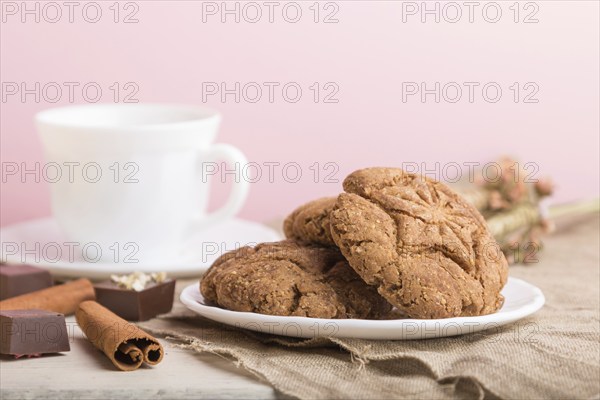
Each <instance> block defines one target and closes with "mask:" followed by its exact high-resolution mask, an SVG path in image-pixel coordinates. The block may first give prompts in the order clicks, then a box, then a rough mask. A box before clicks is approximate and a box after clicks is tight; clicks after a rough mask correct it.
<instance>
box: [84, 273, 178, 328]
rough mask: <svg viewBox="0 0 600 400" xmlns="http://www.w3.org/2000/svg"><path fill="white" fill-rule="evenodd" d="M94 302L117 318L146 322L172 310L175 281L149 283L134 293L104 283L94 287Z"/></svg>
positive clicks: (108, 282) (115, 285)
mask: <svg viewBox="0 0 600 400" xmlns="http://www.w3.org/2000/svg"><path fill="white" fill-rule="evenodd" d="M94 289H95V290H96V301H97V302H98V303H100V304H102V305H103V306H104V307H106V308H108V309H109V310H111V311H112V312H114V313H115V314H117V315H118V316H119V317H121V318H124V319H126V320H129V321H146V320H148V319H150V318H153V317H155V316H157V315H158V314H164V313H168V312H169V311H171V308H173V295H174V293H175V280H174V279H169V280H166V281H164V282H161V283H150V284H148V285H147V286H146V287H145V288H144V289H143V290H140V291H135V290H132V289H125V288H121V287H119V285H118V284H116V283H114V282H111V281H105V282H101V283H97V284H96V285H94Z"/></svg>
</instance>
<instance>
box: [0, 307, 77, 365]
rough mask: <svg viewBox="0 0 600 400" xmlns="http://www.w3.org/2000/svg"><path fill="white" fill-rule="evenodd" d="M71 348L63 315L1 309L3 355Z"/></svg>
mask: <svg viewBox="0 0 600 400" xmlns="http://www.w3.org/2000/svg"><path fill="white" fill-rule="evenodd" d="M70 349H71V348H70V346H69V336H68V334H67V324H66V323H65V316H64V315H63V314H59V313H55V312H51V311H44V310H7V311H0V354H11V355H14V356H16V357H21V356H30V357H31V356H39V355H41V354H45V353H59V352H63V351H69V350H70Z"/></svg>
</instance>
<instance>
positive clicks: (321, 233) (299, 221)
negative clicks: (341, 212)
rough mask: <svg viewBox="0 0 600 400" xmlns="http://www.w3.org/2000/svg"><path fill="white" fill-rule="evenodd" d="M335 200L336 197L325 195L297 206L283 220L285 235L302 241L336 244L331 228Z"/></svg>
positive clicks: (326, 244) (324, 244)
mask: <svg viewBox="0 0 600 400" xmlns="http://www.w3.org/2000/svg"><path fill="white" fill-rule="evenodd" d="M335 201H336V197H323V198H321V199H317V200H313V201H311V202H308V203H306V204H303V205H301V206H300V207H298V208H296V209H295V210H294V211H293V212H292V213H291V214H290V215H289V216H288V217H287V218H286V219H285V220H284V221H283V232H284V233H285V237H286V238H288V239H292V240H295V241H297V242H300V243H317V244H321V245H323V246H335V242H334V241H333V238H332V237H331V231H330V229H329V214H330V213H331V211H332V210H333V207H334V206H335Z"/></svg>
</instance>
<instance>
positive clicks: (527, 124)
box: [0, 1, 600, 225]
mask: <svg viewBox="0 0 600 400" xmlns="http://www.w3.org/2000/svg"><path fill="white" fill-rule="evenodd" d="M5 3H6V2H3V4H5ZM20 3H21V2H17V3H16V4H20ZM100 3H101V4H102V6H103V12H104V13H106V14H103V18H102V19H101V21H100V22H98V23H95V24H92V23H88V22H86V21H84V20H83V19H82V18H81V14H77V13H76V14H75V17H76V18H75V22H73V23H69V22H68V21H65V20H64V18H66V17H65V16H63V20H61V21H59V22H57V23H48V22H45V21H40V22H39V23H36V22H34V21H33V19H32V17H29V20H28V21H26V22H25V23H22V22H21V21H20V18H19V16H18V15H17V16H12V15H3V17H4V18H6V21H5V22H4V21H3V22H2V25H1V40H0V48H1V53H0V58H1V69H0V72H1V81H2V82H19V83H20V82H27V83H29V84H30V85H33V84H34V83H35V82H40V83H41V84H42V85H43V84H45V83H47V82H80V83H81V84H84V83H86V82H97V83H98V84H100V85H101V87H102V88H103V89H104V91H105V94H104V95H103V101H112V98H111V92H110V91H109V89H108V87H109V86H110V85H111V84H112V83H113V82H119V83H120V84H121V85H123V84H124V83H126V82H135V83H136V84H137V85H138V86H139V93H138V94H137V95H136V96H135V97H136V98H137V99H139V100H140V101H143V102H177V103H191V104H205V105H207V106H210V107H213V108H217V109H219V110H220V111H221V112H222V113H223V117H224V120H223V124H222V128H221V132H220V136H219V141H221V142H228V143H232V144H234V145H236V146H238V147H239V148H241V149H242V150H243V151H244V152H245V153H246V155H247V156H248V158H249V159H250V160H251V161H255V162H257V163H259V164H263V163H265V162H281V163H282V164H285V163H286V162H292V161H293V162H297V163H298V164H300V165H301V166H302V168H303V177H302V179H301V180H300V181H299V182H297V183H290V182H286V180H285V179H283V177H282V176H281V170H280V169H279V170H276V172H277V171H279V172H278V174H276V175H275V177H274V181H273V182H269V181H268V180H267V179H266V177H265V178H264V179H262V180H261V181H259V182H258V183H255V184H253V186H252V189H251V194H250V198H249V200H248V202H247V203H246V205H245V207H244V209H243V210H242V212H241V216H243V217H245V218H248V219H252V220H256V221H268V220H270V219H273V218H276V217H279V216H282V215H285V214H286V213H287V212H288V211H289V210H291V209H292V208H294V207H295V206H297V205H299V204H300V203H302V202H304V201H306V200H309V199H311V198H314V197H318V196H322V195H328V194H334V193H336V192H338V191H340V187H341V183H340V182H341V180H342V179H343V177H344V176H345V174H347V173H348V172H350V171H352V170H354V169H357V168H360V167H365V166H372V165H385V166H395V165H398V166H399V165H400V164H401V163H403V162H404V163H405V162H417V163H421V162H425V163H427V166H428V167H430V168H433V165H434V163H435V162H440V163H448V162H457V163H459V164H462V163H464V162H482V163H484V162H487V161H490V160H492V159H494V158H496V157H498V156H501V155H504V154H509V155H513V156H515V157H517V158H519V159H520V160H521V161H522V162H533V163H536V164H537V165H538V166H539V172H538V174H537V176H538V177H542V176H551V177H552V178H553V179H554V181H555V182H556V184H557V190H556V195H555V197H554V198H553V200H552V201H554V202H565V201H571V200H575V199H579V198H591V197H597V196H598V191H599V173H598V171H599V128H600V127H599V118H598V110H599V108H600V104H599V81H598V79H599V78H598V77H599V64H598V60H599V37H600V34H599V29H598V25H599V20H598V18H599V17H598V15H599V6H598V2H595V1H581V2H576V1H568V2H567V1H537V2H535V4H537V5H538V6H539V11H538V12H537V14H536V18H537V19H539V22H538V23H532V24H525V23H522V22H520V23H515V22H513V20H512V18H513V14H512V11H511V10H509V8H508V7H509V6H510V5H511V4H512V3H513V2H512V1H511V2H500V4H501V5H502V10H503V17H502V19H501V20H500V21H499V22H498V23H495V24H494V23H488V22H486V21H485V20H483V18H482V15H481V12H479V13H477V12H476V13H475V22H474V23H469V22H468V21H466V16H463V18H462V19H461V21H459V22H457V23H454V24H452V23H448V22H444V21H443V20H442V21H441V22H440V23H435V22H434V21H433V20H432V17H429V21H428V22H427V23H421V22H420V21H419V16H418V15H417V16H412V17H408V21H407V22H406V23H403V22H402V2H387V1H385V2H384V1H381V2H377V1H374V2H373V1H338V2H335V4H336V5H337V6H338V7H339V11H338V12H337V13H336V15H335V17H336V18H337V19H338V20H339V22H338V23H331V24H325V23H315V22H314V21H313V16H314V14H313V13H312V11H311V10H310V9H309V7H310V6H311V4H312V3H313V2H299V4H301V7H302V10H303V16H302V19H301V20H300V22H298V23H295V24H293V23H288V22H286V21H285V20H283V18H282V16H281V12H279V13H277V12H276V13H275V14H274V15H275V21H274V22H273V23H269V22H268V21H265V19H266V16H263V20H262V21H259V22H257V23H254V24H253V23H248V22H245V21H243V20H242V21H241V22H240V23H235V22H233V21H232V17H229V22H227V23H221V22H220V20H219V16H218V15H217V16H211V17H208V16H207V21H206V22H203V20H202V19H203V17H202V7H203V5H202V3H201V2H196V3H194V2H189V1H171V2H166V1H164V2H163V1H141V2H135V3H136V4H137V5H138V6H139V11H138V12H137V14H136V18H137V19H138V20H139V22H138V23H133V24H124V23H114V22H113V21H112V14H109V13H110V12H111V10H109V9H108V7H109V6H110V5H111V4H112V3H113V2H112V1H111V2H100ZM419 3H420V2H419ZM459 3H460V2H459ZM28 4H34V2H28ZM215 4H217V5H220V4H221V2H217V3H215ZM228 4H233V2H229V3H228ZM259 4H261V2H259ZM282 4H284V3H282ZM482 4H483V2H482ZM321 6H323V4H321ZM3 7H4V6H3ZM32 7H33V5H32ZM231 7H233V6H231ZM264 10H266V9H263V11H264ZM331 10H333V8H329V9H328V10H323V9H321V12H322V14H326V13H327V12H329V11H331ZM326 11H327V12H326ZM463 11H464V10H463ZM522 13H525V11H523V10H522ZM323 16H324V15H320V18H322V17H323ZM122 17H123V15H121V18H122ZM520 17H521V18H522V17H523V15H521V16H520ZM407 81H409V82H428V83H430V84H432V83H433V82H436V81H437V82H442V84H443V83H446V82H452V81H455V82H465V81H474V82H481V83H482V84H484V83H486V82H490V81H493V82H498V83H499V84H500V85H501V87H502V88H503V90H504V92H503V96H502V98H501V100H500V101H499V102H497V103H487V102H485V101H484V100H483V99H482V97H481V96H480V95H478V96H476V98H475V101H474V102H473V103H469V102H468V101H465V100H464V99H463V100H461V101H460V102H458V103H455V104H451V103H448V102H444V101H442V102H440V103H439V104H436V103H435V102H433V101H432V97H431V96H430V97H429V100H428V102H426V103H421V102H420V101H419V100H418V99H416V98H413V99H411V101H408V102H406V103H404V102H402V82H407ZM202 82H227V83H228V84H230V85H233V83H234V82H241V83H242V84H243V83H246V82H280V83H281V84H284V83H286V82H297V83H298V84H300V85H301V87H302V88H303V90H304V92H303V96H302V99H301V100H300V101H299V102H297V103H288V102H286V101H284V100H283V98H282V97H281V95H278V96H276V98H275V101H274V102H273V103H270V102H268V101H267V100H265V99H263V100H261V101H259V102H257V103H250V102H247V101H240V102H239V103H236V102H235V101H233V97H232V96H229V97H228V99H227V101H226V102H221V100H220V99H219V98H218V97H217V96H212V97H210V98H209V99H208V101H206V102H203V99H202ZM314 82H320V83H321V85H323V84H325V83H326V82H335V83H336V84H337V85H338V86H339V93H337V95H336V96H335V97H336V98H337V99H338V100H339V102H338V103H335V104H325V103H323V102H318V103H315V102H314V101H313V100H312V92H311V91H310V90H309V86H311V85H312V84H313V83H314ZM513 82H520V83H521V85H523V84H524V83H526V82H535V83H536V84H537V85H538V86H539V88H540V90H539V93H538V94H537V95H536V96H535V97H536V98H537V99H539V102H538V103H537V104H526V103H522V102H519V103H514V101H513V100H512V92H510V91H509V88H508V87H509V86H510V85H512V83H513ZM76 93H77V92H76ZM476 93H477V92H476ZM84 102H85V101H84V100H83V98H82V97H81V95H77V94H76V99H75V103H84ZM68 104H70V102H69V99H68V97H67V96H66V95H63V98H62V99H61V100H60V101H58V102H57V103H54V104H53V103H50V102H48V101H45V100H44V99H41V101H40V102H39V103H37V102H36V101H35V100H34V99H33V97H32V96H29V97H28V98H27V99H26V101H25V102H23V101H21V99H20V98H19V97H18V96H9V97H8V98H6V99H3V100H2V103H1V116H0V129H1V157H2V162H3V163H7V162H18V163H21V162H24V163H26V164H27V165H33V164H34V163H35V162H37V161H39V162H42V161H43V155H42V148H41V144H40V142H39V140H38V137H37V133H36V131H35V129H34V126H33V121H32V118H33V115H34V114H35V113H36V112H38V111H40V110H43V109H46V108H49V107H54V106H60V105H68ZM315 162H319V163H320V164H321V166H322V165H323V164H324V163H327V162H334V163H336V165H338V166H339V171H338V172H337V173H336V174H335V177H336V178H337V179H338V180H339V181H340V182H338V183H328V182H323V180H324V179H323V176H320V179H319V182H318V183H315V182H314V181H313V180H314V177H313V171H312V170H310V169H309V167H310V166H311V165H313V164H314V163H315ZM322 172H323V171H322ZM1 192H2V193H1V224H2V225H7V224H11V223H14V222H18V221H22V220H26V219H31V218H36V217H41V216H45V215H49V214H50V205H49V188H48V184H47V183H44V182H40V183H36V182H34V181H32V180H31V179H29V180H27V181H26V182H25V183H23V182H21V181H20V179H19V178H18V177H10V178H9V179H7V182H2V191H1ZM224 192H225V191H224V190H217V194H216V197H215V199H214V202H219V201H220V199H222V198H223V197H224Z"/></svg>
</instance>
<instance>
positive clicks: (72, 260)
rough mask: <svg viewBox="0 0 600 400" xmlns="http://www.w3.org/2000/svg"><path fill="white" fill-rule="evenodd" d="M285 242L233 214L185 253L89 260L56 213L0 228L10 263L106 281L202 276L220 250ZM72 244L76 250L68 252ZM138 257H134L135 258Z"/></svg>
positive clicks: (0, 248) (1, 255) (1, 254)
mask: <svg viewBox="0 0 600 400" xmlns="http://www.w3.org/2000/svg"><path fill="white" fill-rule="evenodd" d="M277 240H281V236H280V235H279V234H278V233H277V232H275V231H274V230H273V229H271V228H269V227H267V226H265V225H262V224H258V223H255V222H250V221H244V220H241V219H237V218H233V219H230V220H228V221H225V222H223V223H221V224H219V225H216V226H213V227H211V228H210V229H208V230H206V231H201V232H198V233H196V234H195V235H192V237H191V238H190V240H189V242H188V243H187V244H186V247H185V249H184V251H182V255H181V256H180V257H179V258H177V259H173V260H170V261H169V262H161V263H155V264H153V263H142V262H135V261H133V262H124V260H125V257H122V258H121V260H120V261H121V262H118V263H114V262H106V261H98V262H88V261H85V260H84V259H83V257H82V250H81V247H75V246H73V245H69V244H68V243H69V241H68V240H67V239H66V238H65V237H64V236H63V234H62V232H61V231H60V228H59V226H58V223H57V222H56V220H55V219H54V218H52V217H50V218H42V219H36V220H32V221H27V222H23V223H19V224H15V225H11V226H7V227H4V228H2V229H1V230H0V241H1V243H0V259H1V260H2V261H4V262H6V263H9V264H29V265H35V266H38V267H40V268H46V269H48V270H49V271H50V272H51V273H52V274H53V275H54V276H58V277H65V278H74V277H86V278H90V279H106V278H108V277H109V276H110V275H111V274H127V273H131V272H133V271H143V272H160V271H166V272H167V273H168V274H169V276H171V277H174V278H178V277H190V276H200V275H201V274H202V273H203V272H204V271H206V269H207V268H208V267H209V266H210V265H211V264H212V262H213V261H214V260H215V259H216V258H217V257H219V256H220V255H221V254H223V253H225V252H227V251H230V250H234V249H236V248H239V247H241V246H245V245H254V244H256V243H260V242H272V241H277ZM69 246H71V248H72V249H73V250H72V251H70V248H69ZM133 258H134V259H135V256H133Z"/></svg>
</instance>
